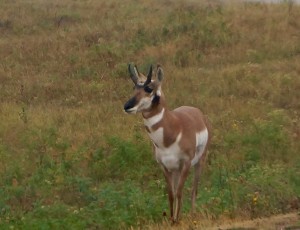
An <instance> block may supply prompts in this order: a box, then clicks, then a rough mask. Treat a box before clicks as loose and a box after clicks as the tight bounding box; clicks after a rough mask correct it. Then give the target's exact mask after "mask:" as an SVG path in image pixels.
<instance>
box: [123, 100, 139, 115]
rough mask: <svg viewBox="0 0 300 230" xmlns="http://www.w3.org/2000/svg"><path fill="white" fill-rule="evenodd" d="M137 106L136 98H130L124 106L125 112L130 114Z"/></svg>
mask: <svg viewBox="0 0 300 230" xmlns="http://www.w3.org/2000/svg"><path fill="white" fill-rule="evenodd" d="M135 104H136V99H135V97H132V98H130V99H129V100H128V101H127V102H126V103H125V105H124V110H125V112H128V110H130V109H131V108H133V107H134V106H135Z"/></svg>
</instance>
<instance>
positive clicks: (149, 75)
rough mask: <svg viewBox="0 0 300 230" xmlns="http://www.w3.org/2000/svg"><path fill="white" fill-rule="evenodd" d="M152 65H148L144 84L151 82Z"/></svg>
mask: <svg viewBox="0 0 300 230" xmlns="http://www.w3.org/2000/svg"><path fill="white" fill-rule="evenodd" d="M152 69H153V68H152V65H150V69H149V72H148V75H147V80H146V81H145V83H144V86H146V85H148V84H149V83H150V82H151V78H152Z"/></svg>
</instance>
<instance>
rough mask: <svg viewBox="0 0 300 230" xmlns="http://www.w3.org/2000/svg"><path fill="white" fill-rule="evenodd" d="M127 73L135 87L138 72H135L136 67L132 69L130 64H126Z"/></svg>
mask: <svg viewBox="0 0 300 230" xmlns="http://www.w3.org/2000/svg"><path fill="white" fill-rule="evenodd" d="M128 72H129V75H130V77H131V80H132V81H133V83H134V84H135V85H136V84H137V83H138V79H139V77H138V70H137V68H136V66H134V67H133V66H132V65H131V64H128Z"/></svg>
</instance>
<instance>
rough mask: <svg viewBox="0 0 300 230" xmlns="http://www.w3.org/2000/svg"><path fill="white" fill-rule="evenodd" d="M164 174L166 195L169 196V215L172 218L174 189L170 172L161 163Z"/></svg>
mask: <svg viewBox="0 0 300 230" xmlns="http://www.w3.org/2000/svg"><path fill="white" fill-rule="evenodd" d="M161 168H162V170H163V172H164V176H165V179H166V182H167V190H168V197H169V207H170V215H171V219H172V220H173V216H174V211H173V209H174V208H173V207H174V206H173V204H174V190H173V184H174V183H173V181H172V173H171V172H169V171H168V170H167V169H166V168H165V167H164V166H163V165H162V166H161Z"/></svg>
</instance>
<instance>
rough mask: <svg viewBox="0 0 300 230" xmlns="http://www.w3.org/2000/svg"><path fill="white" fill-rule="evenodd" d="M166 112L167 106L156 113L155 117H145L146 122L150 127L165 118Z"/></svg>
mask: <svg viewBox="0 0 300 230" xmlns="http://www.w3.org/2000/svg"><path fill="white" fill-rule="evenodd" d="M164 113H165V108H163V109H162V111H160V113H158V114H156V115H154V116H153V117H149V118H147V119H145V118H144V124H145V125H146V126H148V127H149V128H150V127H151V126H153V125H155V124H156V123H158V122H159V121H160V120H161V119H162V118H163V116H164Z"/></svg>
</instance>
